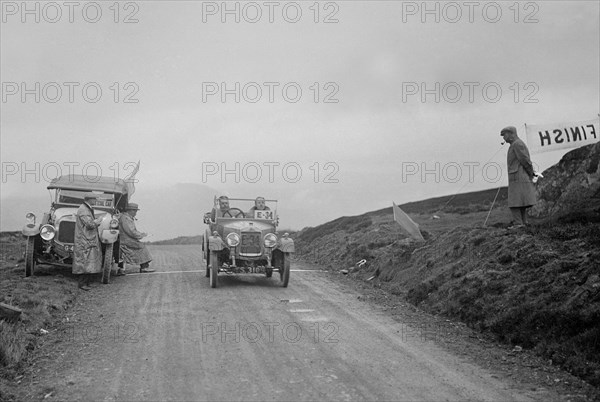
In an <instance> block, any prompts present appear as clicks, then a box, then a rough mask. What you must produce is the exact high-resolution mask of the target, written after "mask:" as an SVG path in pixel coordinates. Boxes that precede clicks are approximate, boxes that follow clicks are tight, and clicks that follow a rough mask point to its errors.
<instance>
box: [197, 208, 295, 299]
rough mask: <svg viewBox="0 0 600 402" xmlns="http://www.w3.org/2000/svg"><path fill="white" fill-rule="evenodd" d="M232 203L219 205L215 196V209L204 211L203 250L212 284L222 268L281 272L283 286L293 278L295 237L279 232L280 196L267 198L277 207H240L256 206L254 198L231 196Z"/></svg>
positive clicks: (229, 271) (230, 271)
mask: <svg viewBox="0 0 600 402" xmlns="http://www.w3.org/2000/svg"><path fill="white" fill-rule="evenodd" d="M228 200H229V201H230V202H231V203H232V204H234V205H232V207H231V208H229V209H227V210H221V209H220V208H219V199H217V198H216V197H215V200H214V208H213V210H212V212H207V213H206V214H205V215H204V223H206V224H207V225H208V228H207V229H206V231H205V235H204V241H203V244H202V250H203V254H204V258H205V260H206V276H207V277H209V278H210V286H211V287H213V288H216V287H217V277H218V274H219V272H225V273H227V274H245V273H254V274H264V275H266V277H267V278H270V277H271V276H272V275H273V271H277V272H279V275H280V279H281V283H282V285H283V287H287V286H288V282H289V280H290V259H291V253H293V252H294V241H293V240H292V239H291V238H289V235H288V234H287V233H285V234H283V235H281V236H280V235H279V234H278V233H277V231H276V227H277V225H278V220H279V218H278V216H277V208H276V206H277V200H265V202H266V203H268V204H272V205H274V206H275V208H274V210H271V209H266V210H260V209H257V210H255V209H252V208H248V209H245V210H242V209H240V207H242V206H244V205H245V206H247V207H251V206H254V201H255V200H253V199H244V198H229V199H228Z"/></svg>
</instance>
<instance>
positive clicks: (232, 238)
mask: <svg viewBox="0 0 600 402" xmlns="http://www.w3.org/2000/svg"><path fill="white" fill-rule="evenodd" d="M225 240H226V241H227V244H228V245H229V247H235V246H237V245H238V244H240V236H239V235H238V234H237V233H229V234H228V235H227V237H226V239H225Z"/></svg>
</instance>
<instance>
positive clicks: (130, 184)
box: [125, 161, 140, 199]
mask: <svg viewBox="0 0 600 402" xmlns="http://www.w3.org/2000/svg"><path fill="white" fill-rule="evenodd" d="M138 170H140V161H138V163H137V165H135V167H134V168H133V171H132V172H131V173H130V174H129V176H127V177H126V178H125V184H126V185H127V194H128V198H129V199H131V196H132V195H133V193H135V183H136V182H137V180H136V178H135V175H136V174H137V172H138Z"/></svg>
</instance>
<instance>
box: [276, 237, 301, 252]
mask: <svg viewBox="0 0 600 402" xmlns="http://www.w3.org/2000/svg"><path fill="white" fill-rule="evenodd" d="M277 249H278V250H281V251H283V252H284V253H293V252H295V251H296V248H295V246H294V240H292V239H290V238H286V237H282V238H281V239H279V244H278V245H277Z"/></svg>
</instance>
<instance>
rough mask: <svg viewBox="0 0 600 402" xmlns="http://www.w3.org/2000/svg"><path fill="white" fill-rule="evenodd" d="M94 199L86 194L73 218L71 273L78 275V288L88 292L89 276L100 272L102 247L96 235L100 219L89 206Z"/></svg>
mask: <svg viewBox="0 0 600 402" xmlns="http://www.w3.org/2000/svg"><path fill="white" fill-rule="evenodd" d="M95 199H96V197H95V196H94V195H93V194H86V195H85V197H84V199H83V204H81V205H80V206H79V208H78V209H77V214H76V216H75V239H74V242H73V273H74V274H77V275H80V277H79V288H81V289H83V290H90V287H89V284H90V281H91V275H90V274H97V273H99V272H101V271H102V246H101V244H100V236H99V235H98V226H99V225H100V221H101V218H97V219H96V217H95V215H94V210H93V209H92V206H91V203H93V201H94V200H95Z"/></svg>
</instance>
